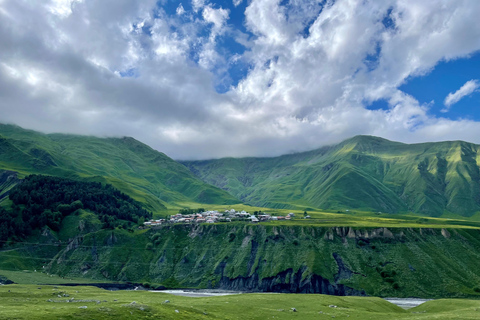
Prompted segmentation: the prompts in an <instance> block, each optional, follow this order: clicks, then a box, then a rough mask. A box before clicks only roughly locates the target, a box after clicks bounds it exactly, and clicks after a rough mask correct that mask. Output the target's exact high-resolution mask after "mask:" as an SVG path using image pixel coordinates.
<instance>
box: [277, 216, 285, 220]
mask: <svg viewBox="0 0 480 320" xmlns="http://www.w3.org/2000/svg"><path fill="white" fill-rule="evenodd" d="M277 219H278V220H285V217H284V216H278V217H277Z"/></svg>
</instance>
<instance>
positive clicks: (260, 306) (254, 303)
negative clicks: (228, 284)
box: [0, 285, 480, 320]
mask: <svg viewBox="0 0 480 320" xmlns="http://www.w3.org/2000/svg"><path fill="white" fill-rule="evenodd" d="M167 300H168V301H169V302H166V301H167ZM0 301H1V304H0V319H232V320H233V319H239V320H240V319H259V320H260V319H262V320H263V319H333V318H335V319H359V320H361V319H365V320H366V319H368V320H373V319H381V320H384V319H445V320H446V319H465V320H466V319H478V318H479V316H480V301H476V300H460V299H458V300H457V299H455V300H436V301H429V302H426V303H424V304H422V305H420V306H418V307H415V308H412V309H409V310H404V309H402V308H400V307H398V306H396V305H393V304H391V303H389V302H387V301H385V300H383V299H380V298H374V297H336V296H327V295H320V294H315V295H312V294H302V295H295V294H240V295H230V296H217V297H202V298H191V297H181V296H174V295H170V294H166V293H158V292H146V291H107V290H103V289H98V288H95V287H81V286H80V287H62V286H47V285H41V286H39V285H6V286H0ZM334 306H335V307H334ZM292 308H295V309H296V312H294V311H293V310H292Z"/></svg>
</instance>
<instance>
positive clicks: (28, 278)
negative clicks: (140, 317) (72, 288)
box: [0, 270, 111, 285]
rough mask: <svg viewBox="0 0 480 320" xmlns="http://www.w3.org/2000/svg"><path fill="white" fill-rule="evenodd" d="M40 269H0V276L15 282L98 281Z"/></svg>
mask: <svg viewBox="0 0 480 320" xmlns="http://www.w3.org/2000/svg"><path fill="white" fill-rule="evenodd" d="M40 271H41V270H38V271H36V270H34V271H32V270H22V271H12V270H0V276H3V277H6V278H7V279H9V280H11V281H13V282H15V283H16V284H35V285H36V284H67V283H98V281H95V280H92V279H87V278H74V277H67V278H65V277H60V276H58V275H55V274H47V273H44V272H40ZM102 283H111V281H108V280H102Z"/></svg>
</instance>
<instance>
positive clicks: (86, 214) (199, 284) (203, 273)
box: [0, 125, 480, 319]
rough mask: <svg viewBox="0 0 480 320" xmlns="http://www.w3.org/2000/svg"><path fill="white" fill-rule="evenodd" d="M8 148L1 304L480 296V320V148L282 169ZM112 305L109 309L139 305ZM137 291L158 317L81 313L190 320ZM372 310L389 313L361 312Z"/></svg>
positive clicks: (382, 145) (343, 151)
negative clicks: (58, 291) (57, 292)
mask: <svg viewBox="0 0 480 320" xmlns="http://www.w3.org/2000/svg"><path fill="white" fill-rule="evenodd" d="M0 136H1V138H0V151H1V152H0V209H1V211H0V212H1V214H2V217H1V219H0V225H1V226H2V227H1V230H2V233H0V236H1V237H2V239H3V240H2V243H1V244H0V247H1V248H0V276H2V277H1V278H0V279H3V280H1V281H4V282H15V283H16V284H8V285H5V286H1V287H0V294H2V295H3V296H2V297H5V298H6V299H9V298H8V292H6V291H5V290H6V288H14V289H10V290H14V291H15V290H17V291H18V292H19V293H18V296H17V297H18V298H16V299H19V300H17V301H26V300H22V299H24V298H21V297H27V296H28V295H27V294H26V293H25V290H27V291H28V290H30V291H35V290H34V288H33V287H29V285H30V284H36V285H41V286H42V289H36V290H39V291H38V294H40V296H38V297H40V298H39V299H41V301H40V300H36V301H38V302H36V303H37V306H38V308H39V309H38V310H40V311H41V312H44V313H45V318H47V317H48V315H52V314H55V315H57V316H60V315H61V314H62V312H67V310H69V311H68V312H72V309H69V308H70V307H69V308H66V309H65V310H64V311H61V310H62V308H59V309H58V310H57V309H52V307H50V304H51V303H47V305H44V302H42V301H47V300H48V299H53V298H48V299H46V298H45V297H46V296H43V292H44V291H45V290H44V288H45V287H43V285H47V284H50V285H57V286H58V285H62V284H64V285H68V284H82V283H83V284H89V283H90V284H92V283H97V284H98V283H104V284H105V286H106V287H110V286H111V285H113V286H115V285H116V284H118V286H122V287H125V286H126V288H127V287H130V286H140V287H142V288H146V289H159V288H160V289H165V288H168V289H185V288H190V289H219V290H233V291H241V292H247V293H248V294H242V295H241V296H236V297H209V298H190V299H204V300H202V301H204V302H202V303H204V304H206V303H212V305H215V303H216V302H215V301H217V302H218V301H221V303H227V302H230V301H233V300H231V299H239V300H238V301H240V302H239V303H240V304H254V305H256V306H257V308H259V310H262V311H261V313H260V314H262V315H264V314H268V315H271V316H274V317H275V318H277V317H278V318H282V317H283V318H291V317H293V316H296V315H297V313H294V312H291V311H289V310H290V309H284V308H283V307H281V306H280V305H281V304H282V303H280V301H297V300H296V299H300V300H298V301H301V298H297V296H294V295H288V294H289V293H301V294H302V295H301V296H304V297H305V299H306V300H305V301H310V302H309V303H311V304H312V306H313V305H315V306H321V305H322V304H321V303H323V302H319V301H330V300H332V301H334V300H335V299H343V300H335V301H336V302H335V303H334V302H331V303H329V304H340V302H342V303H345V307H344V308H343V309H341V308H340V309H338V308H337V309H335V310H332V309H331V308H330V309H322V308H321V307H318V308H317V307H316V308H312V307H311V306H309V305H308V304H303V305H302V304H300V302H296V303H295V306H293V305H292V307H291V308H293V307H295V308H297V306H302V307H298V315H300V312H306V314H307V315H305V314H304V315H303V316H305V317H303V318H308V317H314V316H318V315H319V314H322V313H323V314H328V315H336V316H341V317H343V316H346V315H347V314H349V315H352V317H354V318H355V316H356V317H357V318H358V319H375V317H377V318H379V319H380V318H382V317H385V316H386V315H387V314H388V315H392V314H393V315H394V316H395V318H401V317H402V316H407V315H408V316H412V315H415V317H418V319H431V318H435V317H437V316H438V317H439V318H440V319H450V318H452V317H454V312H452V313H450V311H446V310H443V309H442V308H441V304H440V303H438V302H437V301H431V302H427V303H425V304H424V305H421V306H418V307H416V308H414V309H412V310H415V311H409V312H408V313H405V312H406V311H404V310H402V309H396V307H395V306H391V305H390V304H389V303H388V302H386V301H383V300H382V301H383V302H382V303H380V302H379V301H380V300H375V299H377V298H373V297H397V298H408V297H416V298H422V299H444V298H450V299H453V298H455V299H473V300H458V301H461V302H459V303H460V305H462V304H464V306H465V307H464V309H462V310H463V311H462V312H464V313H463V314H464V315H465V317H464V318H465V319H469V317H471V318H472V319H473V318H474V315H476V313H475V312H477V309H476V308H477V307H476V306H477V304H478V303H477V300H475V299H478V298H480V268H479V266H480V265H479V261H480V209H479V208H480V188H477V187H478V184H479V183H480V180H479V179H480V174H479V173H478V172H480V169H479V166H478V164H477V158H478V155H477V154H478V146H477V145H473V144H469V143H466V142H457V141H455V142H441V143H431V144H419V145H405V144H401V143H396V142H391V141H388V140H385V139H381V138H376V137H366V136H359V137H355V138H352V139H350V140H347V141H345V142H343V143H341V144H338V145H333V146H329V147H324V148H321V149H318V150H314V151H311V152H307V153H300V154H292V155H285V156H282V157H276V158H244V159H217V160H208V161H188V162H185V161H182V162H176V161H174V160H172V159H170V158H168V156H166V155H164V154H162V153H160V152H157V151H155V150H153V149H151V148H150V147H148V146H146V145H144V144H142V143H140V142H138V141H136V140H134V139H133V138H96V137H83V136H73V135H57V134H51V135H45V134H41V133H37V132H33V131H29V130H25V129H22V128H19V127H16V126H10V125H0ZM197 208H198V209H197ZM273 217H275V219H274V218H273ZM279 217H282V219H279ZM285 217H289V218H288V219H286V218H285ZM2 219H3V220H2ZM207 220H208V221H207ZM207 222H208V223H207ZM32 288H33V289H32ZM48 288H49V287H48ZM22 290H23V291H22ZM42 290H43V291H42ZM48 290H51V289H48ZM62 290H63V291H65V292H67V291H68V292H71V291H72V290H76V289H72V288H68V289H62ZM79 290H87V291H88V292H91V293H89V295H92V296H98V295H104V294H107V293H106V292H105V293H102V291H96V290H100V289H92V288H85V289H84V288H81V289H79ZM21 292H24V293H21ZM35 292H36V291H35ZM259 292H263V293H277V294H275V295H260V294H256V293H259ZM10 293H12V292H10ZM108 294H109V295H110V298H105V299H106V300H108V301H111V300H112V297H116V299H117V298H118V299H117V300H119V299H125V297H127V296H126V294H127V293H125V292H121V293H108ZM108 294H107V295H108ZM132 294H133V293H132ZM134 294H135V295H138V296H139V297H141V298H138V299H137V300H140V299H143V301H144V302H142V303H141V305H142V306H145V307H142V308H144V310H140V309H139V308H137V307H136V306H135V305H134V306H133V307H132V306H131V305H130V306H126V305H127V303H126V302H125V303H122V304H117V303H111V302H109V303H107V304H106V305H105V307H103V306H98V307H95V308H91V307H90V305H89V307H88V308H87V309H85V310H78V307H75V308H76V309H75V311H76V313H75V314H76V315H77V316H79V317H92V316H93V315H95V316H101V317H103V318H105V319H108V318H110V317H120V318H121V316H122V315H123V314H124V311H125V310H130V311H131V312H132V314H133V313H135V315H136V316H138V317H148V316H152V315H163V316H164V317H166V318H167V319H168V318H169V317H173V316H180V315H173V314H171V312H174V313H176V312H175V311H174V310H173V311H172V310H171V308H170V305H168V306H167V305H163V304H161V303H159V302H158V301H159V300H155V301H154V300H152V299H153V297H152V296H148V294H153V293H146V292H143V293H136V292H135V293H134ZM312 294H314V295H312ZM323 294H327V295H333V296H321V295H323ZM161 295H162V297H163V295H164V294H161ZM35 296H36V294H33V293H31V295H30V297H31V298H28V299H36V298H35ZM338 296H343V297H345V298H340V297H338ZM348 296H356V297H348ZM122 297H123V298H122ZM129 297H130V296H129ZM25 299H27V298H25ZM129 299H130V298H129ZM132 299H133V298H132ZM132 299H131V300H132ZM162 299H163V298H162ZM165 299H168V300H173V298H168V297H167V298H165ZM175 299H177V298H175ZM178 299H179V300H178V301H179V302H178V305H176V307H175V308H177V309H175V310H179V314H181V315H183V317H185V318H195V317H198V318H208V317H209V315H211V316H212V317H215V316H218V312H219V313H221V314H223V315H224V317H225V318H232V319H235V316H234V315H233V314H231V313H229V312H230V311H229V310H227V309H224V308H221V307H215V308H213V309H211V311H206V312H207V313H208V314H207V315H206V314H203V312H204V311H201V312H200V311H199V310H200V309H201V308H200V307H199V305H197V307H196V306H195V305H196V302H193V300H188V299H189V298H186V297H182V298H180V297H179V298H178ZM209 299H210V300H209ZM222 299H224V300H222ZM263 299H265V302H263V303H262V304H256V303H257V302H254V301H263ZM329 299H330V300H329ZM356 299H364V300H356ZM84 300H85V299H84ZM93 300H95V299H93ZM8 301H13V300H8ZM102 301H103V300H102ZM132 301H133V300H132ZM132 301H130V302H128V304H131V302H132ZM135 301H136V300H135ZM199 301H200V300H199ZM359 301H363V302H361V303H360V302H359ZM439 301H441V300H439ZM137 302H138V301H137ZM139 303H140V302H139ZM319 303H320V304H319ZM370 303H371V304H372V306H373V305H375V306H376V307H375V308H379V309H378V310H377V309H375V308H373V307H372V308H373V309H372V308H370V307H369V308H367V309H368V310H366V309H362V308H363V307H361V305H363V304H365V305H366V304H370ZM187 304H188V305H189V307H187ZM265 304H266V305H277V304H278V307H272V308H265ZM147 306H148V307H147ZM327 307H328V306H327ZM9 308H10V307H4V309H0V313H1V312H13V311H12V310H13V309H9ZM55 308H57V307H55ZM102 308H103V309H102ZM125 308H127V309H125ZM128 308H130V309H128ZM132 308H133V309H132ZM199 308H200V309H199ZM107 309H108V310H110V311H108V312H107V311H106V310H107ZM277 309H278V310H280V309H282V310H283V311H281V312H280V311H275V310H277ZM302 309H304V311H301V310H302ZM317 309H318V310H317ZM42 310H43V311H42ZM120 310H123V311H120ZM145 310H150V311H148V312H147V313H145V314H144V312H145ZM306 310H309V311H306ZM375 310H377V311H375ZM452 310H454V308H453V309H452ZM52 312H53V313H52ZM272 312H273V313H272ZM332 312H333V313H332ZM372 312H373V313H372ZM412 312H419V313H418V314H417V313H415V314H413V313H412ZM437 312H440V313H438V314H437ZM4 314H13V313H4ZM227 315H228V316H227ZM257 316H258V318H261V317H260V315H253V314H252V316H251V318H252V319H254V318H255V317H257ZM20 318H21V317H20Z"/></svg>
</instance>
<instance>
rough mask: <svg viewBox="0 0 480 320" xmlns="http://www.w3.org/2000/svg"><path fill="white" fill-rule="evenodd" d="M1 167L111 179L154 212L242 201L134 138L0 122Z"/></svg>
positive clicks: (114, 183) (27, 172)
mask: <svg viewBox="0 0 480 320" xmlns="http://www.w3.org/2000/svg"><path fill="white" fill-rule="evenodd" d="M0 170H8V171H14V172H18V173H19V177H23V176H25V175H27V174H31V173H38V174H47V175H55V176H60V177H67V178H77V179H78V178H82V179H85V180H89V181H96V182H106V183H110V184H112V185H113V186H115V187H116V188H117V189H119V190H120V191H122V192H124V193H126V194H128V195H130V196H131V197H133V198H134V199H135V200H137V201H140V202H142V203H144V204H145V207H146V209H148V210H150V211H153V212H159V211H162V210H165V209H166V206H172V205H173V206H175V205H176V204H177V203H182V202H196V203H207V204H208V203H215V204H228V203H238V200H236V199H235V198H234V197H233V196H231V195H229V194H228V193H226V192H225V191H223V190H221V189H218V188H216V187H214V186H210V185H208V184H206V183H204V182H202V181H201V180H199V179H198V178H196V177H195V176H194V175H193V174H192V173H191V172H189V171H188V170H187V169H186V168H185V167H184V166H182V165H180V164H178V163H177V162H175V161H173V160H172V159H170V158H169V157H167V156H166V155H165V154H163V153H161V152H158V151H155V150H153V149H152V148H150V147H148V146H147V145H145V144H142V143H141V142H139V141H137V140H135V139H133V138H128V137H124V138H97V137H89V136H77V135H63V134H42V133H38V132H35V131H31V130H24V129H22V128H20V127H17V126H12V125H0ZM3 180H5V179H2V176H0V186H3V185H5V187H6V188H10V187H11V185H10V184H6V182H5V181H3ZM2 190H6V189H5V188H3V187H2ZM2 192H4V191H2ZM0 197H1V195H0Z"/></svg>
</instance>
